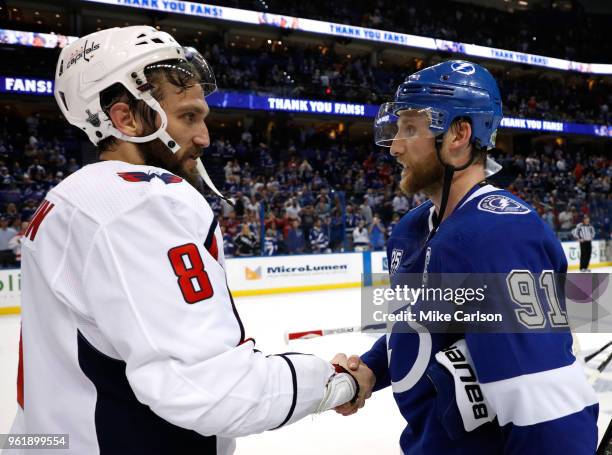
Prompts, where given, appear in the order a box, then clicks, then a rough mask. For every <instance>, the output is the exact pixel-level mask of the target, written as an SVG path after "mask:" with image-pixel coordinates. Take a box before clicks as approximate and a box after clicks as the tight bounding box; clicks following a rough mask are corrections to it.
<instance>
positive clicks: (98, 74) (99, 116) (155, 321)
mask: <svg viewBox="0 0 612 455" xmlns="http://www.w3.org/2000/svg"><path fill="white" fill-rule="evenodd" d="M215 87H216V85H215V80H214V76H213V73H212V71H211V69H210V67H209V66H208V64H207V63H206V61H205V60H204V59H203V58H202V57H201V56H200V55H199V54H198V53H197V51H195V50H193V49H184V48H182V47H181V46H180V45H179V44H178V43H177V42H176V41H175V40H174V39H173V38H172V37H171V36H170V35H168V34H167V33H164V32H160V31H158V30H156V29H154V28H152V27H146V26H136V27H126V28H114V29H108V30H103V31H100V32H96V33H93V34H90V35H88V36H85V37H83V38H81V39H79V40H78V41H76V42H75V43H73V44H72V45H70V46H68V47H67V48H65V49H64V50H63V51H62V53H61V55H60V57H59V61H58V64H57V69H56V78H55V97H56V100H57V102H58V104H59V106H60V109H61V110H62V112H63V114H64V115H65V116H66V118H67V119H68V121H69V122H70V123H71V124H73V125H75V126H77V127H79V128H80V129H82V130H83V131H84V132H85V133H86V134H87V135H88V136H89V138H90V139H91V141H92V142H93V143H95V144H97V145H98V148H99V152H100V155H99V156H100V162H98V163H95V164H92V165H88V166H85V167H84V168H82V169H81V170H79V171H78V172H76V173H75V174H73V175H71V176H70V177H68V178H67V179H65V180H64V181H63V182H61V183H60V184H59V185H58V186H57V187H55V188H54V189H53V190H51V191H50V192H49V194H48V195H47V196H46V198H45V199H44V201H43V203H42V205H41V206H40V208H39V210H38V211H37V212H36V214H35V215H34V217H33V220H32V223H31V226H30V228H29V229H28V232H27V233H26V235H25V238H24V242H23V251H22V264H23V265H22V283H23V290H22V338H21V344H20V362H19V373H18V402H19V408H18V415H17V417H16V419H15V422H14V425H13V428H12V433H45V434H49V433H61V434H66V433H67V434H68V435H69V438H70V449H69V453H74V454H87V455H90V454H95V453H100V454H113V455H117V454H124V453H125V454H128V453H129V454H139V453H143V454H144V453H146V454H167V453H198V454H200V455H207V454H229V453H232V452H233V448H234V446H235V444H234V442H233V439H232V438H234V437H237V436H242V435H248V434H252V433H258V432H261V431H265V430H269V429H274V428H278V427H281V426H283V425H287V424H290V423H292V422H295V421H296V420H298V419H300V418H302V417H304V416H306V415H309V414H311V413H315V412H321V411H324V410H327V409H331V408H334V407H336V406H338V405H340V404H342V403H345V402H347V401H350V400H360V401H362V400H363V396H361V395H362V394H360V393H359V386H358V382H359V381H361V379H360V378H363V377H365V375H363V374H362V373H361V372H356V373H353V375H351V374H349V373H347V372H346V371H345V370H343V369H342V368H341V367H339V366H334V365H332V364H331V363H330V362H328V361H325V360H322V359H319V358H317V357H314V356H311V355H302V354H294V353H292V354H279V355H272V356H265V355H264V354H262V353H260V352H259V351H257V350H256V349H254V345H255V343H254V341H253V340H251V339H245V333H244V328H243V326H242V323H241V321H240V318H239V316H238V313H237V312H236V308H235V306H234V303H233V301H232V296H231V293H230V291H229V289H228V287H227V282H226V276H225V270H224V266H225V261H224V256H223V247H222V245H223V243H222V242H223V240H222V234H221V230H220V228H219V226H218V224H217V222H216V220H215V217H214V214H213V212H212V210H211V208H210V207H209V205H208V204H207V203H206V201H205V199H204V198H203V197H202V195H201V194H200V193H199V192H198V191H197V190H196V189H195V188H194V187H193V186H192V185H191V184H190V183H189V182H192V183H194V184H198V182H199V176H200V175H201V176H202V178H203V180H204V182H206V183H207V184H208V185H209V186H210V187H211V189H212V190H213V191H215V192H216V193H218V192H217V191H216V189H215V188H214V185H213V184H212V183H211V181H210V179H209V178H208V176H207V175H206V171H205V170H204V167H203V166H202V163H201V162H200V160H199V156H200V153H201V149H202V148H203V147H206V146H207V145H208V144H209V137H208V131H207V128H206V124H205V118H206V115H207V114H208V112H209V108H208V105H207V103H206V101H205V96H207V95H208V94H209V93H211V92H212V91H214V90H215ZM366 388H371V384H369V385H368V384H367V383H364V384H362V390H365V389H366ZM27 453H33V452H31V451H28V452H27ZM54 453H59V452H55V451H54Z"/></svg>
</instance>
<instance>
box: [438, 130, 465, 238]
mask: <svg viewBox="0 0 612 455" xmlns="http://www.w3.org/2000/svg"><path fill="white" fill-rule="evenodd" d="M435 141H436V142H435V147H436V156H437V157H438V161H439V162H440V164H442V166H443V167H444V177H443V180H442V198H441V199H440V209H439V211H438V214H436V213H435V212H434V214H433V220H432V221H433V229H432V230H431V232H430V233H429V237H428V238H427V240H428V241H429V240H431V239H432V238H433V236H434V235H436V232H437V231H438V227H440V223H442V220H443V219H444V213H445V212H446V206H447V205H448V198H449V196H450V189H451V184H452V183H453V176H454V175H455V172H457V171H463V170H464V169H467V168H468V167H469V166H470V165H471V164H472V163H473V162H474V159H475V158H476V156H475V154H474V152H473V151H472V153H471V154H470V159H469V160H468V162H467V163H465V164H464V165H462V166H459V167H455V166H453V165H451V164H448V163H445V162H444V160H442V154H441V152H442V141H443V137H442V135H440V136H438V137H436V139H435Z"/></svg>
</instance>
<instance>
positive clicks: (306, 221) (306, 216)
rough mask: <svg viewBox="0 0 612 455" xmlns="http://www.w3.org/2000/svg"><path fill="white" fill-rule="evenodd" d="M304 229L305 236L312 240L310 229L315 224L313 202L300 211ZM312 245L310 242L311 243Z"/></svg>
mask: <svg viewBox="0 0 612 455" xmlns="http://www.w3.org/2000/svg"><path fill="white" fill-rule="evenodd" d="M300 217H301V221H302V222H301V226H302V231H303V232H304V238H307V239H309V241H310V230H311V229H312V227H313V226H314V224H315V215H314V210H313V208H312V204H307V205H306V206H305V207H304V208H303V209H302V211H301V212H300ZM309 246H310V243H309Z"/></svg>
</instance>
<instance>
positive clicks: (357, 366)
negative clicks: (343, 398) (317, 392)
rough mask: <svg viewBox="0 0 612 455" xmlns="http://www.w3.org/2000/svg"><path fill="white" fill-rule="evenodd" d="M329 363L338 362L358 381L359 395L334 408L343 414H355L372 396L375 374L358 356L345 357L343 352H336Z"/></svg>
mask: <svg viewBox="0 0 612 455" xmlns="http://www.w3.org/2000/svg"><path fill="white" fill-rule="evenodd" d="M331 363H333V364H338V365H340V366H341V367H343V368H345V369H346V370H347V371H349V372H350V373H351V374H352V375H353V376H354V377H355V379H356V380H357V382H358V383H359V395H358V396H357V399H356V400H355V401H354V402H353V403H350V402H349V403H345V404H343V405H341V406H338V407H336V408H334V410H335V411H336V412H337V413H338V414H342V415H343V416H349V415H351V414H355V413H356V412H357V411H358V410H359V409H361V408H363V405H364V404H365V401H366V400H367V399H368V398H370V397H371V396H372V389H373V388H374V384H375V383H376V376H375V375H374V373H373V372H372V370H370V368H368V366H367V365H366V364H365V363H363V362H362V361H361V359H360V358H359V356H356V355H353V356H351V357H348V358H347V357H346V355H345V354H336V355H335V356H334V358H333V359H332V361H331Z"/></svg>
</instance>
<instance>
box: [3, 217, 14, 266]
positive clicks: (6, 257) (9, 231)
mask: <svg viewBox="0 0 612 455" xmlns="http://www.w3.org/2000/svg"><path fill="white" fill-rule="evenodd" d="M15 235H17V231H16V230H15V229H13V228H12V227H10V226H9V220H8V218H7V217H5V216H2V217H1V218H0V266H2V267H3V268H7V267H13V266H14V265H15V255H14V254H13V250H12V249H11V246H10V245H9V242H10V241H11V239H12V238H13V237H15Z"/></svg>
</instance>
